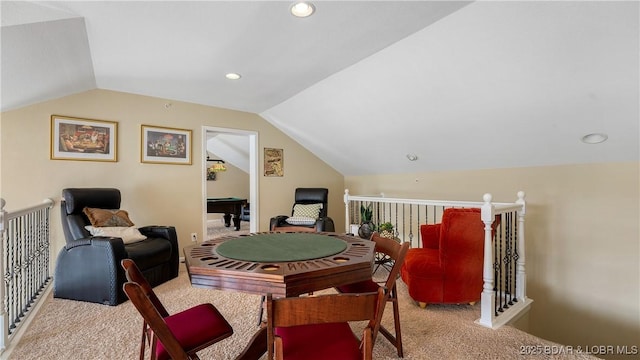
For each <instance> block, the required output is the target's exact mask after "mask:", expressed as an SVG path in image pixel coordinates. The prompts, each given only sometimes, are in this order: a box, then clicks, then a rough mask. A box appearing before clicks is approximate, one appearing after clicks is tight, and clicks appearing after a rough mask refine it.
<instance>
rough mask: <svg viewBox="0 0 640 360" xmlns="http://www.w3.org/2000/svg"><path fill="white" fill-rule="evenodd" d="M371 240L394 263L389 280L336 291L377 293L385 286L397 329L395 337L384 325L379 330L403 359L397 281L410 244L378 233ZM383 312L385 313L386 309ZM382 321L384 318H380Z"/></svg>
mask: <svg viewBox="0 0 640 360" xmlns="http://www.w3.org/2000/svg"><path fill="white" fill-rule="evenodd" d="M371 240H372V241H375V243H376V247H375V251H376V252H378V253H381V254H384V256H387V257H389V258H390V259H391V260H392V261H393V266H392V267H391V270H390V271H389V275H388V276H387V280H386V281H385V282H384V283H383V284H382V285H381V284H378V283H377V282H375V281H373V279H371V280H366V281H361V282H357V283H353V284H348V285H344V286H339V287H337V288H336V289H337V290H338V291H339V292H340V293H363V292H372V291H377V290H378V288H379V287H381V286H384V287H385V288H386V289H388V291H387V292H386V293H385V295H384V300H385V303H386V302H387V301H388V302H391V304H392V306H393V322H394V327H395V335H394V334H392V333H391V332H390V331H389V330H387V329H386V328H385V327H384V326H383V325H382V324H379V326H378V330H379V331H380V332H381V333H382V335H384V337H385V338H387V340H389V342H391V344H393V346H395V347H396V350H397V352H398V356H399V357H403V356H404V355H403V351H402V332H401V330H400V309H399V306H398V289H397V287H396V279H397V278H398V277H399V276H400V269H401V268H402V264H403V263H404V259H405V257H406V256H407V252H408V251H409V246H410V244H409V242H404V243H402V244H401V243H399V242H398V241H396V240H395V239H390V238H386V237H383V236H380V234H378V233H377V232H374V233H373V234H372V235H371ZM381 312H384V308H383V309H382V311H381ZM380 319H382V317H381V318H380ZM377 335H378V334H377V332H375V333H374V334H373V340H374V342H375V339H376V337H377Z"/></svg>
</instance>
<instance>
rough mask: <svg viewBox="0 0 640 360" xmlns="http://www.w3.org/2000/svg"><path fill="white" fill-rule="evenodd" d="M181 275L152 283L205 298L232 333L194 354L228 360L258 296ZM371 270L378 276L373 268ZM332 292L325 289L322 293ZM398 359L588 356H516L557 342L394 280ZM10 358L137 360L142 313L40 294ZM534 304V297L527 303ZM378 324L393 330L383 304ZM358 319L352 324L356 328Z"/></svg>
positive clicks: (176, 306) (379, 346)
mask: <svg viewBox="0 0 640 360" xmlns="http://www.w3.org/2000/svg"><path fill="white" fill-rule="evenodd" d="M180 270H181V271H180V275H179V277H178V278H177V279H174V280H171V281H169V282H167V283H165V284H162V285H160V286H158V287H156V288H155V291H156V292H157V294H158V296H159V298H160V299H161V300H162V302H163V303H164V304H165V306H166V307H167V309H168V310H169V312H170V313H174V312H177V311H179V310H182V309H184V308H186V307H189V306H193V305H196V304H199V303H204V302H210V303H212V304H214V305H215V306H216V307H218V309H219V310H220V312H221V313H222V314H223V315H224V316H225V317H226V318H227V319H228V320H229V322H230V323H231V325H232V327H233V329H234V335H233V336H231V337H230V338H227V339H225V340H223V341H221V342H220V343H218V344H216V345H213V346H211V347H209V348H207V349H205V350H203V351H201V352H200V353H199V356H200V358H201V359H203V360H204V359H216V360H217V359H234V358H235V357H236V356H237V355H238V354H239V353H240V351H241V350H242V348H243V347H244V346H245V345H246V343H247V342H248V341H249V339H250V338H251V336H252V335H253V333H254V332H255V330H256V329H257V327H256V326H257V325H256V321H257V311H258V308H259V302H260V296H258V295H248V294H242V293H238V292H231V291H219V290H209V289H199V288H194V287H192V286H191V284H190V283H189V279H188V276H187V273H186V269H185V267H184V264H181V268H180ZM377 276H382V277H384V274H381V273H380V271H379V272H378V273H377ZM327 292H333V290H332V289H330V290H325V291H323V292H322V293H327ZM398 292H399V304H400V314H401V315H400V316H401V321H402V333H403V340H404V341H403V343H404V349H405V359H408V360H414V359H415V360H417V359H473V360H478V359H531V358H535V359H545V358H549V359H550V358H553V359H562V358H567V359H594V358H593V357H589V356H586V355H576V354H574V355H567V356H559V355H553V356H551V355H546V356H545V355H537V356H531V355H523V354H521V349H522V347H523V346H531V345H534V346H535V345H543V346H544V345H549V346H551V345H556V344H554V343H551V342H547V341H544V340H541V339H539V338H536V337H534V336H532V335H529V334H527V333H524V332H522V331H519V330H517V329H515V328H512V327H509V326H503V327H502V328H500V329H498V330H491V329H487V328H484V327H482V326H479V325H477V324H475V323H474V320H476V319H477V318H478V317H479V314H480V309H479V305H475V306H471V305H430V306H428V307H427V308H426V309H421V308H419V307H418V306H416V305H415V304H414V303H413V301H412V300H411V299H410V298H409V296H408V294H407V289H406V286H405V285H404V284H403V283H402V282H401V281H400V282H399V283H398ZM44 301H45V302H44V304H43V305H42V308H41V309H40V311H39V312H38V313H37V314H36V316H35V318H34V319H33V320H32V322H31V324H30V325H29V327H28V328H27V330H26V332H25V334H24V335H23V337H22V339H21V340H20V342H19V343H18V344H17V345H16V347H15V348H14V349H13V350H12V352H11V354H10V355H9V357H8V358H9V359H16V360H21V359H50V360H56V359H60V360H73V359H82V360H85V359H96V360H98V359H105V360H106V359H109V360H110V359H114V360H116V359H117V360H121V359H136V358H138V349H139V341H140V334H141V327H142V319H141V317H140V316H139V314H138V313H137V312H136V310H135V308H134V307H133V306H132V305H131V303H130V302H125V303H123V304H121V305H118V306H114V307H112V306H105V305H99V304H92V303H84V302H79V301H71V300H62V299H54V298H52V296H51V294H49V295H48V296H47V298H46V299H45V300H44ZM533 306H535V303H534V304H533ZM383 325H385V326H386V327H387V328H389V329H392V328H393V317H392V308H391V306H390V305H389V306H387V309H386V311H385V315H384V318H383ZM361 326H362V324H354V328H355V329H356V330H357V333H358V334H359V329H360V328H361ZM396 358H397V356H396V351H395V348H394V347H392V346H391V345H390V344H389V342H387V341H386V339H384V337H382V336H380V337H378V339H377V341H376V344H375V347H374V359H396Z"/></svg>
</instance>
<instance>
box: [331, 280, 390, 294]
mask: <svg viewBox="0 0 640 360" xmlns="http://www.w3.org/2000/svg"><path fill="white" fill-rule="evenodd" d="M378 287H380V285H378V283H377V282H375V281H373V280H365V281H360V282H357V283H353V284H348V285H343V286H338V287H337V289H338V291H339V292H341V293H351V294H355V293H366V292H376V291H378Z"/></svg>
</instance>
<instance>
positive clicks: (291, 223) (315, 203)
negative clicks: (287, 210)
mask: <svg viewBox="0 0 640 360" xmlns="http://www.w3.org/2000/svg"><path fill="white" fill-rule="evenodd" d="M328 200H329V190H328V189H325V188H297V189H296V192H295V200H294V203H293V207H292V209H291V216H287V215H278V216H275V217H272V218H271V221H270V224H269V229H270V230H271V231H315V232H323V231H326V232H334V231H335V226H334V224H333V219H331V218H330V217H329V216H327V210H328V209H327V203H328ZM302 215H304V216H302Z"/></svg>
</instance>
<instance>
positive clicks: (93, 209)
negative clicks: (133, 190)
mask: <svg viewBox="0 0 640 360" xmlns="http://www.w3.org/2000/svg"><path fill="white" fill-rule="evenodd" d="M120 200H121V197H120V190H118V189H111V188H73V189H64V190H63V191H62V201H61V203H60V205H61V206H60V210H61V214H60V217H61V220H62V230H63V232H64V236H65V240H66V242H67V243H66V245H65V246H64V247H63V248H62V249H61V250H60V252H59V254H58V260H57V263H56V268H55V275H54V290H53V295H54V297H56V298H63V299H71V300H80V301H88V302H94V303H101V304H107V305H118V304H120V303H122V302H123V301H125V300H126V299H127V297H126V295H125V294H124V291H123V289H122V285H123V284H124V283H125V282H126V278H125V274H124V270H123V269H122V267H121V266H120V262H121V261H122V259H126V258H129V259H132V260H134V261H135V263H136V264H137V265H138V267H139V268H140V270H141V271H142V273H143V274H144V277H145V278H146V279H147V281H148V282H149V283H150V284H151V286H156V285H159V284H162V283H163V282H165V281H168V280H170V279H173V278H175V277H177V276H178V259H179V255H180V251H179V248H178V238H177V236H176V230H175V228H174V227H173V226H155V225H154V226H145V227H137V226H135V225H134V223H133V222H132V221H131V219H130V218H129V213H128V212H127V211H126V210H123V209H120Z"/></svg>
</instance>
